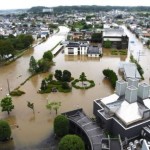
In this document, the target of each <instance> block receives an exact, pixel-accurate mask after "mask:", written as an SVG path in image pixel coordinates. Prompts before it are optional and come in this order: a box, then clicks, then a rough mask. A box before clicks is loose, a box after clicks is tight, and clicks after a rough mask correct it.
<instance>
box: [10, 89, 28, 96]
mask: <svg viewBox="0 0 150 150" xmlns="http://www.w3.org/2000/svg"><path fill="white" fill-rule="evenodd" d="M22 94H25V92H23V91H21V90H14V91H12V92H10V95H11V96H21V95H22Z"/></svg>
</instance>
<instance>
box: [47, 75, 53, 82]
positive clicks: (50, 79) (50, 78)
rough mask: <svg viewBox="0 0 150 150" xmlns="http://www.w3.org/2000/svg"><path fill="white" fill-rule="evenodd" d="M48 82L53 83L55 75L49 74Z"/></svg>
mask: <svg viewBox="0 0 150 150" xmlns="http://www.w3.org/2000/svg"><path fill="white" fill-rule="evenodd" d="M46 80H47V81H48V82H51V81H52V80H53V74H49V76H48V78H47V79H46Z"/></svg>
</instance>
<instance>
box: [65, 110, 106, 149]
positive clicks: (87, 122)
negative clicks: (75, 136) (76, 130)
mask: <svg viewBox="0 0 150 150" xmlns="http://www.w3.org/2000/svg"><path fill="white" fill-rule="evenodd" d="M63 114H64V115H67V117H68V118H69V120H71V121H72V122H74V123H75V124H76V125H77V126H79V127H80V128H81V129H82V131H84V132H85V134H86V135H87V137H88V139H89V140H90V143H91V150H101V140H102V138H104V137H105V136H104V134H103V131H102V129H101V128H100V127H99V126H98V125H97V124H96V122H93V121H92V120H91V119H90V118H89V117H87V116H86V115H85V114H84V112H83V111H82V109H78V110H74V111H71V112H68V113H63Z"/></svg>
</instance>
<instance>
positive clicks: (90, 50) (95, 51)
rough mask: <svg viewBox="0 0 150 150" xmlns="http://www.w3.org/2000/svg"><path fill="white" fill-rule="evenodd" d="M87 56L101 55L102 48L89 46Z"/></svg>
mask: <svg viewBox="0 0 150 150" xmlns="http://www.w3.org/2000/svg"><path fill="white" fill-rule="evenodd" d="M87 54H100V48H99V47H98V46H89V48H88V50H87Z"/></svg>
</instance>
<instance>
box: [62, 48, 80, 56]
mask: <svg viewBox="0 0 150 150" xmlns="http://www.w3.org/2000/svg"><path fill="white" fill-rule="evenodd" d="M71 49H72V53H70V51H71ZM64 53H65V55H78V47H65V49H64Z"/></svg>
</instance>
